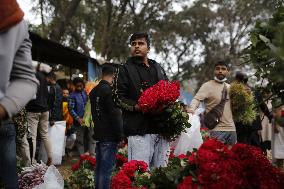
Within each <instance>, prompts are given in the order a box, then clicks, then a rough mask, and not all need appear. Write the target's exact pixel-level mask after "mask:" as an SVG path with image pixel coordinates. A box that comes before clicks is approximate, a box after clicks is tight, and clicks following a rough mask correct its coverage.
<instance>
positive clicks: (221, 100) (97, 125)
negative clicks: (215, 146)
mask: <svg viewBox="0 0 284 189" xmlns="http://www.w3.org/2000/svg"><path fill="white" fill-rule="evenodd" d="M8 4H9V6H8ZM0 5H1V6H0V12H1V11H4V10H5V12H7V13H9V14H2V12H1V13H0V19H1V23H0V51H1V52H0V72H1V74H0V179H1V181H2V182H3V183H4V185H5V188H6V189H16V188H18V184H17V171H16V153H17V155H18V157H20V158H21V159H22V161H23V162H24V164H25V166H30V165H31V164H34V163H36V162H38V161H40V159H38V157H37V146H38V145H39V144H38V139H37V138H38V137H37V136H38V135H39V136H40V139H41V141H42V142H43V145H44V148H45V150H46V152H47V157H48V158H47V161H46V162H45V163H46V164H47V165H51V164H52V162H53V159H52V146H51V143H50V137H49V133H48V130H49V127H52V126H53V125H54V124H56V122H58V121H62V120H65V121H66V137H67V139H66V154H67V155H70V154H72V152H74V149H76V150H77V154H78V155H81V154H85V153H89V154H90V155H92V156H96V160H97V164H96V174H95V176H96V179H95V180H96V182H95V183H96V186H95V188H97V189H108V188H110V178H111V174H112V171H113V167H114V163H115V155H116V153H117V150H118V145H119V143H120V142H121V141H122V140H123V139H126V138H127V141H128V160H129V161H130V160H142V161H144V162H146V163H147V164H148V166H149V167H150V169H151V168H154V167H161V166H162V167H164V166H167V161H168V157H169V153H170V146H171V144H170V142H169V141H168V140H166V139H165V138H163V137H162V135H161V134H160V133H159V132H160V131H159V130H156V129H155V124H156V123H155V121H153V116H155V114H144V113H142V111H141V108H140V107H139V105H138V99H139V96H140V95H141V92H142V91H144V90H145V89H147V88H149V87H151V86H153V85H154V84H156V83H157V82H158V81H160V80H168V77H167V75H166V73H165V71H164V69H163V68H162V67H161V65H160V64H159V63H157V62H156V61H155V60H152V59H149V58H148V53H149V51H150V39H149V36H148V34H147V33H134V34H132V35H131V37H130V41H129V44H130V55H131V56H130V58H128V59H127V61H126V63H124V64H122V65H120V66H114V65H113V64H110V63H106V64H104V65H103V66H102V77H101V81H100V82H99V84H98V85H97V86H96V87H95V88H94V89H92V91H91V92H90V94H89V95H88V94H87V93H86V91H85V89H84V87H85V81H84V80H83V79H82V78H79V77H77V78H74V79H73V81H72V83H71V85H73V87H70V83H69V85H68V84H67V83H68V82H66V84H62V83H60V82H58V81H57V80H56V75H55V73H54V71H52V70H51V67H49V66H48V65H45V64H41V63H38V64H33V63H32V60H31V41H30V39H29V36H28V30H27V25H26V23H25V22H24V21H23V12H22V11H21V9H20V8H19V6H18V5H17V3H16V1H10V2H9V3H6V4H5V3H4V4H3V5H2V4H0ZM11 15H12V16H11ZM2 20H5V22H2ZM212 73H214V78H213V79H212V80H210V81H208V82H206V83H204V84H203V85H202V86H201V87H200V89H199V90H198V92H197V93H196V95H195V96H194V98H193V100H192V102H191V104H190V105H188V106H187V107H186V110H187V111H188V113H194V112H195V110H196V109H197V108H198V107H199V106H200V103H201V102H204V105H205V113H204V116H203V119H202V120H203V124H204V125H205V126H206V127H209V128H210V136H211V137H212V138H216V139H218V140H220V141H222V142H223V143H225V144H227V145H233V144H235V143H236V142H243V143H247V144H251V145H255V146H258V147H261V148H262V149H263V151H264V152H266V150H267V149H269V148H270V147H271V145H269V143H268V144H267V141H271V138H272V134H271V129H268V127H269V128H271V120H272V118H273V113H272V110H271V105H270V104H269V102H268V103H267V104H265V103H264V102H263V99H264V98H263V97H262V96H265V95H267V94H262V95H261V94H259V93H258V92H257V91H256V90H253V89H252V88H251V87H249V86H248V84H247V79H248V78H247V76H246V75H245V74H243V73H237V74H236V81H237V82H240V83H243V84H244V85H246V86H247V91H248V93H253V94H254V96H255V100H256V101H257V102H259V103H260V106H259V107H260V109H261V111H262V113H261V114H259V115H260V116H257V117H256V119H255V121H254V122H253V123H252V125H251V126H247V125H244V124H242V123H235V122H234V120H233V116H232V110H231V103H230V98H229V94H228V91H229V89H230V84H229V83H228V82H227V78H228V76H229V73H230V67H229V64H228V63H227V62H226V61H218V62H216V64H215V66H214V70H212ZM88 99H90V104H91V114H92V119H93V123H94V127H84V125H85V123H84V120H83V116H84V113H85V106H86V104H87V101H88ZM281 111H283V110H282V109H281V107H280V109H279V108H278V109H277V110H276V112H275V113H276V114H281ZM15 126H16V127H15ZM26 127H27V129H21V128H26ZM16 129H17V132H16ZM20 130H21V131H22V132H19V131H20ZM275 131H276V132H277V131H278V134H280V139H279V140H281V136H282V137H283V133H284V132H283V129H282V128H281V127H277V128H275ZM188 142H190V141H188ZM278 147H279V146H278ZM279 148H280V150H281V145H280V147H279ZM283 158H284V157H283ZM278 159H281V157H279V158H278ZM279 164H280V163H279Z"/></svg>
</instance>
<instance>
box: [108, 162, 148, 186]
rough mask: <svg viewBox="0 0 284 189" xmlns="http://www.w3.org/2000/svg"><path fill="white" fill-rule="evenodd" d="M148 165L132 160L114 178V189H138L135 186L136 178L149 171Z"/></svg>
mask: <svg viewBox="0 0 284 189" xmlns="http://www.w3.org/2000/svg"><path fill="white" fill-rule="evenodd" d="M147 168H148V166H147V164H146V163H145V162H144V161H136V160H132V161H130V162H128V163H125V164H124V165H123V166H122V168H121V169H120V170H119V171H118V173H117V174H116V175H115V176H114V177H113V178H112V184H111V188H112V189H136V188H137V187H135V186H133V181H134V179H135V176H137V175H139V174H142V173H145V172H146V171H147Z"/></svg>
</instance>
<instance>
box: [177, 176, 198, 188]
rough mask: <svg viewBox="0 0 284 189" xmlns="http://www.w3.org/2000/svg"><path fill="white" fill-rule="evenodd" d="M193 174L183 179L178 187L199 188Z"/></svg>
mask: <svg viewBox="0 0 284 189" xmlns="http://www.w3.org/2000/svg"><path fill="white" fill-rule="evenodd" d="M192 179H193V178H192V176H187V177H185V178H184V179H183V181H182V182H181V183H180V184H179V185H178V186H177V189H197V188H198V184H197V183H194V182H193V181H192Z"/></svg>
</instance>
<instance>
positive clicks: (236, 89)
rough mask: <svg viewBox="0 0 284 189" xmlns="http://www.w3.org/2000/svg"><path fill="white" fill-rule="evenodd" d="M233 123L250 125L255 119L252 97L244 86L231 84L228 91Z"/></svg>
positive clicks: (235, 83)
mask: <svg viewBox="0 0 284 189" xmlns="http://www.w3.org/2000/svg"><path fill="white" fill-rule="evenodd" d="M229 95H230V99H231V109H232V113H233V119H234V121H235V122H242V123H243V124H250V123H252V121H253V120H254V119H255V117H256V111H255V109H254V108H255V104H254V97H253V95H252V94H251V92H250V91H248V90H247V89H246V87H245V85H244V84H241V83H237V82H233V83H232V84H231V87H230V91H229Z"/></svg>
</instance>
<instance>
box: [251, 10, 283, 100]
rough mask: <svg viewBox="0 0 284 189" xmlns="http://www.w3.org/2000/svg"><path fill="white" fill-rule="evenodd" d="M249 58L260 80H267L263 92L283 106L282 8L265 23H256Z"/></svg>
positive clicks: (252, 33)
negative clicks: (269, 92)
mask: <svg viewBox="0 0 284 189" xmlns="http://www.w3.org/2000/svg"><path fill="white" fill-rule="evenodd" d="M250 39H251V46H250V48H249V55H250V56H249V58H250V61H251V62H252V64H253V65H254V67H255V69H256V76H257V77H258V79H260V80H268V84H267V86H266V87H265V88H264V89H265V90H267V89H268V90H270V91H271V92H272V96H271V97H270V98H272V99H275V100H276V99H281V102H280V101H278V103H279V104H278V105H281V104H284V78H283V73H284V7H283V6H281V7H279V8H278V10H277V11H276V12H275V13H274V14H273V17H272V18H271V19H269V20H266V21H258V22H257V23H256V25H255V28H254V29H253V31H252V32H251V35H250Z"/></svg>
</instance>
